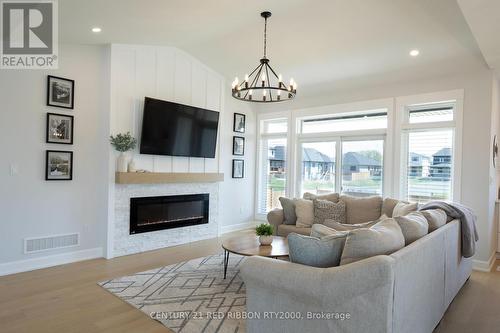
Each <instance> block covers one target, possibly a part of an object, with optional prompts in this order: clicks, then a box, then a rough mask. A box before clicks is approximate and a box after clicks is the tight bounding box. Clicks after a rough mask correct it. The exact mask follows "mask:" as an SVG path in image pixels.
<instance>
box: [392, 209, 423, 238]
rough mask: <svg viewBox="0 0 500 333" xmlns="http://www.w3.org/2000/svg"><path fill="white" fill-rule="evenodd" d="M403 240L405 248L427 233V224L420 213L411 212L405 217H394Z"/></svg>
mask: <svg viewBox="0 0 500 333" xmlns="http://www.w3.org/2000/svg"><path fill="white" fill-rule="evenodd" d="M394 219H395V220H396V222H398V224H399V226H400V227H401V231H402V232H403V236H404V238H405V246H406V245H409V244H411V243H413V242H414V241H416V240H417V239H419V238H422V237H424V236H425V235H427V234H428V233H429V223H428V222H427V219H426V218H425V216H424V215H423V214H422V213H421V212H411V213H409V214H407V215H405V216H396V217H394Z"/></svg>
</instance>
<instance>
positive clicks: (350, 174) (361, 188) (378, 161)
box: [342, 139, 384, 196]
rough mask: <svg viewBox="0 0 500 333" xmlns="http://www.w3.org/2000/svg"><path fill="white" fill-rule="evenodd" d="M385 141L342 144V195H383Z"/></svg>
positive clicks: (346, 142)
mask: <svg viewBox="0 0 500 333" xmlns="http://www.w3.org/2000/svg"><path fill="white" fill-rule="evenodd" d="M383 156H384V140H382V139H379V140H363V141H343V142H342V193H344V194H348V195H353V196H369V195H382V184H383V183H382V175H383V165H384V164H383Z"/></svg>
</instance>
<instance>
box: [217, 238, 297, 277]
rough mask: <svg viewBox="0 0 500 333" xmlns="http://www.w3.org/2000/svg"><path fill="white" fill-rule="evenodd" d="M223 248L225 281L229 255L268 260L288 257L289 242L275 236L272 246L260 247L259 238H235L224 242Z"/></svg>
mask: <svg viewBox="0 0 500 333" xmlns="http://www.w3.org/2000/svg"><path fill="white" fill-rule="evenodd" d="M222 248H223V249H224V279H225V278H226V272H227V265H228V263H229V253H234V254H239V255H242V256H262V257H268V258H279V257H288V241H287V239H286V238H284V237H281V236H273V242H272V243H271V245H260V243H259V237H258V236H253V235H248V236H240V237H233V238H229V239H226V240H225V241H223V242H222Z"/></svg>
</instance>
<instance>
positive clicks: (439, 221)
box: [420, 209, 448, 232]
mask: <svg viewBox="0 0 500 333" xmlns="http://www.w3.org/2000/svg"><path fill="white" fill-rule="evenodd" d="M420 213H422V215H424V216H425V218H426V219H427V223H429V232H433V231H434V230H436V229H439V228H441V227H442V226H443V225H445V224H446V220H447V219H448V216H447V215H446V212H445V211H444V210H442V209H427V210H421V211H420Z"/></svg>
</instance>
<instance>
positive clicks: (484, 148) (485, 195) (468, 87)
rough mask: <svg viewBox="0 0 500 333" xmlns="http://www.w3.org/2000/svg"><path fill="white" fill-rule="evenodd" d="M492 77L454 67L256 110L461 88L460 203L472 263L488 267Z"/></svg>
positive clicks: (486, 71)
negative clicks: (470, 226)
mask: <svg viewBox="0 0 500 333" xmlns="http://www.w3.org/2000/svg"><path fill="white" fill-rule="evenodd" d="M492 77H493V74H492V72H491V71H490V70H489V69H487V67H486V66H484V64H476V65H474V66H471V68H468V69H460V68H457V71H456V72H455V74H453V75H449V76H439V77H430V78H426V79H419V80H414V81H410V82H399V83H392V84H384V82H386V80H385V79H384V78H380V84H379V85H374V86H369V87H365V86H360V87H351V88H349V89H346V90H335V89H334V88H332V91H331V92H330V93H324V94H321V95H318V96H310V97H309V98H300V97H298V98H297V100H296V101H294V102H292V103H289V104H287V105H283V104H282V105H279V104H278V105H275V106H267V107H261V108H259V110H258V112H271V111H280V110H284V108H286V109H288V110H289V109H299V108H306V107H312V106H322V105H333V104H342V103H350V102H357V101H365V100H375V99H381V98H391V97H396V96H407V95H415V94H423V93H430V92H438V91H446V90H455V89H464V110H463V111H464V112H463V123H464V126H463V144H462V179H461V187H462V188H461V202H462V203H463V204H465V205H467V206H469V207H471V208H472V209H473V210H474V211H475V213H476V214H477V216H478V231H479V237H480V241H479V244H478V249H477V252H476V255H475V259H476V260H477V262H479V263H480V264H484V265H488V261H489V260H490V258H491V256H492V254H493V252H492V251H493V249H494V240H495V237H496V235H494V232H493V230H494V226H493V223H494V218H493V212H494V205H495V202H494V199H493V198H492V195H491V194H490V193H491V192H492V191H491V184H494V183H495V181H494V179H492V178H491V173H490V171H491V170H490V165H491V149H490V146H491V133H492V129H491V121H492ZM299 93H300V91H299Z"/></svg>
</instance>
